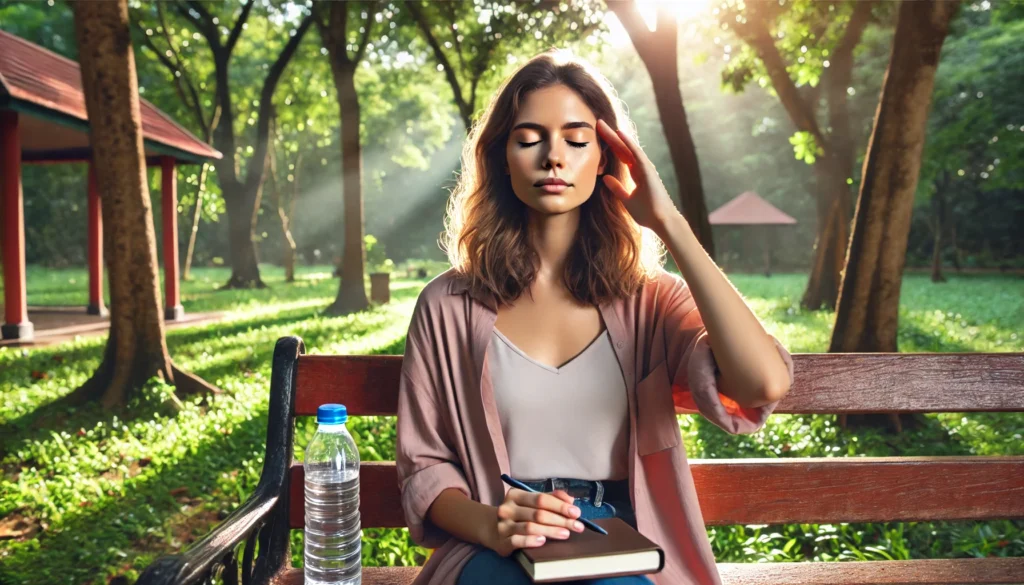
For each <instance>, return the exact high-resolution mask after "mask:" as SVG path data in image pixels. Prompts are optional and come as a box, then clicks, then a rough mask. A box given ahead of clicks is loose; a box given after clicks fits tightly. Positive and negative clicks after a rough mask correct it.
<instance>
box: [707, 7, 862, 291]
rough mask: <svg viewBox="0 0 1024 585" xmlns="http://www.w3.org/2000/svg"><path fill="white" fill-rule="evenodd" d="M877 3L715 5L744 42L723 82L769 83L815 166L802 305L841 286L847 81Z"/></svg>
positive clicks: (803, 154) (801, 150) (847, 174)
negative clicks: (823, 114)
mask: <svg viewBox="0 0 1024 585" xmlns="http://www.w3.org/2000/svg"><path fill="white" fill-rule="evenodd" d="M740 6H742V8H740ZM874 6H875V3H874V2H871V1H863V2H812V1H810V0H798V1H796V2H791V3H789V4H788V5H786V6H780V5H779V4H777V3H774V2H772V3H767V2H748V3H746V4H742V5H732V6H730V7H729V8H727V9H725V10H722V11H721V12H720V15H721V17H720V21H721V24H722V25H723V26H728V27H730V28H731V29H732V30H733V31H734V32H735V33H736V35H737V36H738V37H739V38H740V39H741V40H742V41H743V42H744V43H745V44H746V48H747V50H746V51H743V52H740V54H739V55H737V56H736V58H731V59H730V61H729V63H730V64H729V65H728V66H727V67H726V68H725V69H724V70H723V72H722V79H723V82H724V83H726V84H728V85H730V86H731V87H732V88H733V89H735V90H741V89H742V88H743V87H744V86H745V85H746V84H747V83H748V82H750V81H752V80H754V79H761V80H762V83H770V84H771V86H772V88H773V89H774V91H775V93H776V94H777V95H778V97H779V100H780V102H781V103H782V104H783V106H785V108H786V112H787V114H788V115H789V117H790V120H791V121H792V123H793V125H794V126H796V129H797V132H796V134H794V135H793V137H792V138H790V142H791V143H792V144H793V146H794V150H795V153H796V156H797V158H801V159H803V160H804V161H805V162H807V163H809V164H812V165H813V166H814V172H815V177H816V180H817V185H816V195H815V198H816V202H817V236H816V242H815V246H814V260H813V262H812V267H811V275H810V278H809V279H808V283H807V288H806V290H805V291H804V296H803V299H802V300H801V305H802V306H803V307H804V308H807V309H812V310H813V309H818V308H820V307H822V306H825V307H827V308H834V307H835V302H836V298H837V294H838V290H839V280H840V278H841V276H840V270H841V268H842V266H843V260H844V258H845V255H846V245H847V241H848V239H849V225H850V209H851V207H852V205H851V197H850V185H851V184H852V182H853V180H852V172H853V164H854V149H855V147H854V141H853V136H852V135H851V131H850V121H849V110H848V104H847V100H848V97H847V96H848V92H847V89H848V87H849V86H850V79H851V76H852V70H853V50H854V49H855V48H856V46H857V45H858V44H859V42H860V39H861V35H862V34H863V32H864V29H865V28H866V27H867V25H868V24H869V23H870V22H871V17H872V10H873V9H874ZM794 73H795V74H796V76H797V79H796V80H794V79H793V77H792V75H793V74H794ZM821 77H823V78H824V83H825V101H826V103H827V105H828V112H827V125H825V126H823V125H822V124H819V122H818V113H817V111H818V101H819V98H820V93H821V86H820V85H819V79H820V78H821ZM800 85H803V86H804V88H803V89H802V90H801V88H800V87H799V86H800Z"/></svg>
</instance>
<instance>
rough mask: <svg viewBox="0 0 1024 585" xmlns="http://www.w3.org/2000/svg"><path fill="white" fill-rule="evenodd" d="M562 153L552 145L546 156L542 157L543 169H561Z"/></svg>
mask: <svg viewBox="0 0 1024 585" xmlns="http://www.w3.org/2000/svg"><path fill="white" fill-rule="evenodd" d="M562 161H563V157H562V151H561V150H559V148H558V147H557V146H555V145H552V146H551V148H549V149H548V152H547V155H546V156H545V157H544V168H545V169H551V168H556V167H557V168H562V165H563V162H562Z"/></svg>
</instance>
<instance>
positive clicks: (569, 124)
mask: <svg viewBox="0 0 1024 585" xmlns="http://www.w3.org/2000/svg"><path fill="white" fill-rule="evenodd" d="M520 128H529V129H531V130H538V131H541V132H544V131H547V128H545V127H544V126H541V125H540V124H537V123H536V122H522V123H519V124H516V125H515V127H514V128H512V130H510V132H515V131H516V130H519V129H520ZM573 128H590V129H591V130H593V129H594V127H593V126H591V125H590V123H588V122H567V123H565V124H563V125H562V130H572V129H573Z"/></svg>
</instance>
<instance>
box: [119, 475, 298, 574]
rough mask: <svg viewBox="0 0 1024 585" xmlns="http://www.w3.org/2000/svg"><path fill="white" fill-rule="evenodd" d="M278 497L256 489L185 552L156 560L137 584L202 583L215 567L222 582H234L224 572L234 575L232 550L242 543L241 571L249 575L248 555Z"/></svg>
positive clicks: (250, 568)
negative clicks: (221, 572) (222, 577)
mask: <svg viewBox="0 0 1024 585" xmlns="http://www.w3.org/2000/svg"><path fill="white" fill-rule="evenodd" d="M278 499H279V497H278V495H277V494H270V493H266V492H264V493H260V491H259V490H257V492H256V493H255V494H254V495H253V496H252V497H251V498H249V499H248V500H247V501H246V502H245V503H244V504H242V505H241V506H239V507H238V508H237V509H235V511H234V512H232V513H231V514H229V515H228V517H227V518H226V519H225V520H224V522H222V523H221V524H220V525H219V526H217V527H216V528H214V529H213V531H212V532H210V533H209V534H207V535H206V536H205V537H203V539H202V540H200V541H199V542H197V543H196V544H195V545H194V546H192V547H191V548H190V549H189V550H188V551H186V552H184V553H181V554H176V555H169V556H164V557H160V558H159V559H157V560H156V561H155V562H154V563H153V564H151V565H150V566H149V567H147V568H146V570H145V572H144V573H142V576H141V577H139V580H138V582H137V583H138V585H164V584H166V585H179V584H180V585H187V584H190V583H206V582H207V580H208V579H209V578H210V577H211V576H212V575H213V574H214V572H215V571H216V570H217V568H218V567H223V570H224V572H225V579H224V582H225V583H232V582H234V581H233V580H232V579H231V577H228V576H227V575H226V573H231V575H232V576H235V575H237V574H238V566H239V563H238V558H237V554H236V549H237V548H238V546H239V545H240V544H241V543H243V542H245V543H246V544H245V550H244V552H243V555H242V570H243V571H244V572H245V573H246V574H250V573H251V572H252V571H253V567H252V561H253V558H252V557H253V553H254V551H255V546H256V539H257V536H258V535H259V534H260V530H261V529H264V527H266V526H268V523H269V521H270V519H271V512H273V510H274V505H275V504H277V502H278ZM261 540H262V539H261ZM262 544H263V543H262V542H261V545H262Z"/></svg>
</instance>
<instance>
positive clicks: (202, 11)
mask: <svg viewBox="0 0 1024 585" xmlns="http://www.w3.org/2000/svg"><path fill="white" fill-rule="evenodd" d="M174 7H175V8H176V9H177V10H178V13H179V14H181V15H182V16H184V17H185V18H187V19H188V20H189V21H190V22H191V23H192V24H194V25H195V27H196V28H197V29H198V30H199V32H200V33H201V34H202V35H203V37H205V38H206V42H207V43H209V44H210V48H211V49H212V50H213V52H214V53H215V54H216V53H217V52H218V51H220V50H221V49H223V48H224V47H223V45H222V44H221V42H220V31H219V30H217V25H215V24H213V16H211V15H210V13H209V11H207V10H206V8H203V5H202V4H200V3H198V2H196V1H195V0H188V2H187V4H181V3H180V2H178V3H176V4H175V5H174ZM192 11H195V12H196V13H197V14H199V17H195V16H193V15H192Z"/></svg>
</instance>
